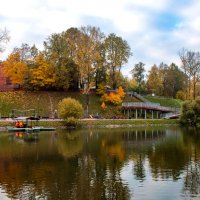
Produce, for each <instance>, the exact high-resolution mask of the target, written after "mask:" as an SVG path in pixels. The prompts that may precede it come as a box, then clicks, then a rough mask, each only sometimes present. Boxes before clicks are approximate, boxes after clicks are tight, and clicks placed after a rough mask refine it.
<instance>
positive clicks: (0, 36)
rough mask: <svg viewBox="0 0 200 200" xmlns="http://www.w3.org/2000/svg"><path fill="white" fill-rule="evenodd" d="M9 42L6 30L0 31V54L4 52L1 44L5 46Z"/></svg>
mask: <svg viewBox="0 0 200 200" xmlns="http://www.w3.org/2000/svg"><path fill="white" fill-rule="evenodd" d="M9 40H10V37H9V34H8V30H7V29H6V28H5V29H0V53H1V52H3V51H4V46H3V44H6V43H7V42H8V41H9Z"/></svg>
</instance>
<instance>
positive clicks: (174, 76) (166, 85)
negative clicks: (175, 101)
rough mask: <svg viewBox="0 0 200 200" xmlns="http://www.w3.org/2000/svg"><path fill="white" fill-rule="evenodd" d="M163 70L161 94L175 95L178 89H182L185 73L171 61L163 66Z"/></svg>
mask: <svg viewBox="0 0 200 200" xmlns="http://www.w3.org/2000/svg"><path fill="white" fill-rule="evenodd" d="M161 70H163V71H164V72H163V95H164V96H171V97H174V98H175V97H176V93H177V92H178V91H179V90H183V89H184V87H185V83H186V76H185V74H184V73H183V72H182V71H181V70H180V69H179V68H178V66H177V65H176V64H174V63H172V64H171V65H170V66H167V67H165V68H164V69H161Z"/></svg>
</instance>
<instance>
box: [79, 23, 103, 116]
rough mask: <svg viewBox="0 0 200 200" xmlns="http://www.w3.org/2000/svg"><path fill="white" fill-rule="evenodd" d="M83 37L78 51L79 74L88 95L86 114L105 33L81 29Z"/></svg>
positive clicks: (91, 28)
mask: <svg viewBox="0 0 200 200" xmlns="http://www.w3.org/2000/svg"><path fill="white" fill-rule="evenodd" d="M80 30H81V36H80V42H79V47H78V50H77V55H78V60H77V63H76V64H77V65H78V66H79V72H80V77H81V82H82V84H83V86H84V88H83V91H84V94H85V95H86V112H87V113H89V111H88V105H89V90H90V84H91V82H92V80H93V78H94V74H95V69H96V68H97V67H98V65H97V64H98V62H99V61H100V60H101V55H100V52H99V48H100V46H101V41H102V39H103V33H102V32H101V31H100V29H99V28H96V27H91V26H87V27H81V29H80Z"/></svg>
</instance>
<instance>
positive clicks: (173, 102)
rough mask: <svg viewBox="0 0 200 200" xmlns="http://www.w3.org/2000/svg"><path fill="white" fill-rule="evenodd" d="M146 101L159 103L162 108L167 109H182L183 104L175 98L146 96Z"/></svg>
mask: <svg viewBox="0 0 200 200" xmlns="http://www.w3.org/2000/svg"><path fill="white" fill-rule="evenodd" d="M145 99H147V100H148V101H150V102H152V103H159V104H160V105H161V106H166V107H176V108H180V107H181V104H182V101H181V100H178V99H173V98H164V97H152V96H145Z"/></svg>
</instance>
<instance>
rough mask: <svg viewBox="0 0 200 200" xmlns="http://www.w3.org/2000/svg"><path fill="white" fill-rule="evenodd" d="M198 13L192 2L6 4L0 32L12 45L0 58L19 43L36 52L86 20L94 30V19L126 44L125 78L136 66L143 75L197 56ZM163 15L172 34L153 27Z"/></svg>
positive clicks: (24, 0) (9, 0) (23, 0)
mask: <svg viewBox="0 0 200 200" xmlns="http://www.w3.org/2000/svg"><path fill="white" fill-rule="evenodd" d="M183 2H186V1H183ZM199 10H200V2H197V1H190V2H189V3H188V2H187V5H186V4H184V3H182V2H179V3H178V2H176V1H173V0H157V1H155V0H101V1H100V0H84V1H83V0H57V1H55V0H18V1H13V0H6V1H4V2H3V3H1V7H0V20H1V21H0V22H1V23H0V26H1V27H0V28H2V27H7V29H8V30H10V35H11V41H10V43H9V44H8V45H7V51H6V52H5V53H4V54H1V55H0V56H3V58H5V57H6V55H8V53H10V52H11V51H12V48H13V47H15V46H20V45H21V44H22V43H24V42H26V43H29V44H30V45H32V44H34V43H35V44H36V45H37V46H40V47H41V46H42V43H43V41H44V40H45V39H46V38H47V37H48V36H49V35H50V34H52V33H57V32H61V31H64V30H66V29H67V28H69V27H72V26H73V27H80V26H81V25H83V26H86V25H88V17H89V18H90V20H89V21H90V23H91V21H92V25H95V26H99V24H98V23H96V19H98V22H99V21H102V23H104V22H106V23H104V26H103V28H104V30H103V29H101V30H102V31H103V32H105V33H108V32H109V31H110V29H112V31H111V32H113V33H116V34H117V35H120V36H121V37H122V38H124V39H126V40H127V41H128V43H129V44H130V46H131V49H132V51H133V57H132V58H130V61H129V63H128V64H127V66H126V67H124V69H125V70H126V74H128V72H129V71H130V69H131V68H132V67H133V65H134V64H135V63H137V62H139V61H142V62H143V63H145V64H146V68H147V70H148V68H149V67H150V66H152V65H153V64H159V63H160V62H165V63H167V64H170V63H171V62H179V58H178V51H179V50H180V49H181V48H182V47H185V48H188V49H191V50H193V49H194V50H199V51H200V49H198V48H199V46H200V37H199V35H200V14H199ZM163 13H167V14H169V15H170V13H171V14H174V15H177V16H178V17H179V18H180V20H179V22H178V23H177V24H176V26H174V27H173V28H171V29H169V30H168V29H167V28H166V29H162V28H161V27H159V26H158V25H156V24H157V23H156V22H157V20H158V19H159V14H163ZM169 20H170V19H169ZM89 25H90V24H89ZM100 28H101V27H100ZM108 30H109V31H108Z"/></svg>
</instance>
